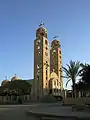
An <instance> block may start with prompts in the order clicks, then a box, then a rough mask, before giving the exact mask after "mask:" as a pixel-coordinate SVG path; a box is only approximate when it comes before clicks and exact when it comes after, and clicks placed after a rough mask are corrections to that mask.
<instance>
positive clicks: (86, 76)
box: [80, 63, 90, 90]
mask: <svg viewBox="0 0 90 120" xmlns="http://www.w3.org/2000/svg"><path fill="white" fill-rule="evenodd" d="M81 66H82V70H81V72H80V77H81V82H82V83H83V84H84V86H85V88H86V89H87V90H90V65H89V64H86V63H85V65H84V64H81ZM83 89H84V87H83Z"/></svg>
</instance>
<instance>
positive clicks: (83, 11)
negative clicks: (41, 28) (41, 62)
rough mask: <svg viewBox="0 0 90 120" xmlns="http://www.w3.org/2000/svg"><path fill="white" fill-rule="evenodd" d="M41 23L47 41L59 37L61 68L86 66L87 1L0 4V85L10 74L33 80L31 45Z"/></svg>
mask: <svg viewBox="0 0 90 120" xmlns="http://www.w3.org/2000/svg"><path fill="white" fill-rule="evenodd" d="M41 21H44V23H45V27H46V28H47V29H48V34H49V35H48V38H49V40H50V41H52V40H53V36H55V35H58V36H59V39H60V42H61V47H62V53H63V65H65V64H67V63H68V62H69V61H70V60H80V61H82V62H88V63H90V55H89V49H90V0H0V81H2V80H3V79H4V78H5V76H8V79H10V78H11V77H12V76H13V75H14V74H17V75H18V76H20V77H21V78H23V79H29V78H33V71H34V70H33V58H34V56H33V55H34V47H33V46H34V45H33V43H34V39H35V31H36V29H37V28H38V25H39V23H40V22H41Z"/></svg>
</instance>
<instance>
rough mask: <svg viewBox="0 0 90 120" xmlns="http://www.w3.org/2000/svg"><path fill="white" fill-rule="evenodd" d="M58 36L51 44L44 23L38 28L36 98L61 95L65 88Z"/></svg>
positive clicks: (35, 54) (35, 48)
mask: <svg viewBox="0 0 90 120" xmlns="http://www.w3.org/2000/svg"><path fill="white" fill-rule="evenodd" d="M56 38H57V37H55V38H54V39H53V40H52V42H51V45H50V41H49V40H48V31H47V29H46V28H45V27H44V24H43V23H41V24H40V26H39V28H38V29H37V30H36V39H35V40H34V80H33V98H34V99H35V100H39V99H41V98H42V97H43V96H44V95H47V94H53V95H59V94H60V92H61V91H62V90H63V81H62V51H61V45H60V41H59V40H57V39H56Z"/></svg>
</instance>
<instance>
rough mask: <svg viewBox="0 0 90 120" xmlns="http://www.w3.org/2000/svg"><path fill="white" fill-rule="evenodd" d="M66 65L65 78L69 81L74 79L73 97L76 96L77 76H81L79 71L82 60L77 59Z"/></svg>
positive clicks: (64, 69)
mask: <svg viewBox="0 0 90 120" xmlns="http://www.w3.org/2000/svg"><path fill="white" fill-rule="evenodd" d="M66 65H67V68H66V67H63V71H64V72H65V76H64V77H65V78H67V83H66V86H67V84H68V82H69V81H72V91H73V97H75V83H76V78H77V76H79V71H80V62H79V61H77V62H75V61H72V60H71V61H70V62H69V64H66Z"/></svg>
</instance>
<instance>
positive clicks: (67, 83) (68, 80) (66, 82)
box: [66, 79, 71, 87]
mask: <svg viewBox="0 0 90 120" xmlns="http://www.w3.org/2000/svg"><path fill="white" fill-rule="evenodd" d="M70 81H71V79H69V80H68V81H67V82H66V87H67V85H68V83H69V82H70Z"/></svg>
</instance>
